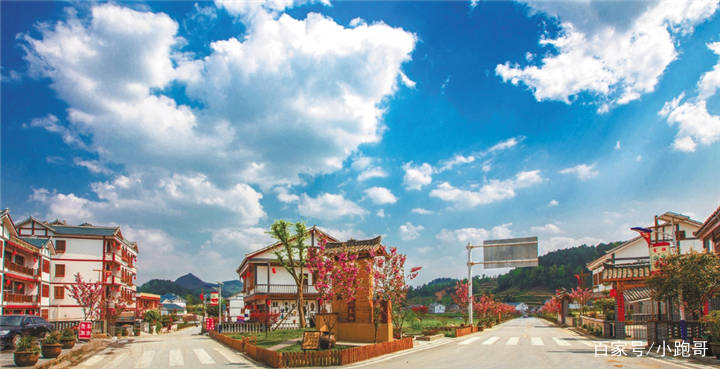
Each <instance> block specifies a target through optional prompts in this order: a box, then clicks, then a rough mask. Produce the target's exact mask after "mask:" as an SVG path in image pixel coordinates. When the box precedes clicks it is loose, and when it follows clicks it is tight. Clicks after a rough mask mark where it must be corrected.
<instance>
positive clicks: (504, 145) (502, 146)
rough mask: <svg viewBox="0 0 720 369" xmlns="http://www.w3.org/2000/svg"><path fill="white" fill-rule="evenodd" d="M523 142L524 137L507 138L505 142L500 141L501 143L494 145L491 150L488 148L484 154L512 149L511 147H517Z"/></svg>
mask: <svg viewBox="0 0 720 369" xmlns="http://www.w3.org/2000/svg"><path fill="white" fill-rule="evenodd" d="M524 140H525V137H524V136H518V137H511V138H508V139H507V140H505V141H501V142H498V143H496V144H495V145H493V146H492V147H491V148H489V149H488V150H487V152H486V153H487V154H489V153H493V152H497V151H502V150H507V149H510V148H513V147H515V146H517V145H518V144H519V143H520V142H523V141H524Z"/></svg>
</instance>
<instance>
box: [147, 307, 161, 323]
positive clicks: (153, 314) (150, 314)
mask: <svg viewBox="0 0 720 369" xmlns="http://www.w3.org/2000/svg"><path fill="white" fill-rule="evenodd" d="M143 320H144V321H146V322H149V323H152V322H157V321H158V320H160V311H159V310H148V311H146V312H145V315H143Z"/></svg>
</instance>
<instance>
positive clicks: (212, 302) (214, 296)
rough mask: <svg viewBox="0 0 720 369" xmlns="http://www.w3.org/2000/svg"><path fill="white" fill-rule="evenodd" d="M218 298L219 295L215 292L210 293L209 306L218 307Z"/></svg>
mask: <svg viewBox="0 0 720 369" xmlns="http://www.w3.org/2000/svg"><path fill="white" fill-rule="evenodd" d="M218 296H219V295H218V293H217V292H212V293H210V306H217V305H218V300H219V298H218Z"/></svg>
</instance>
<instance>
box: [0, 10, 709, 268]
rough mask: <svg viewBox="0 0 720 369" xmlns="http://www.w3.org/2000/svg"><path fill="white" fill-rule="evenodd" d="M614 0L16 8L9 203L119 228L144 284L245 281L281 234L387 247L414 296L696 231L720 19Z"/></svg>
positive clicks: (10, 53) (19, 210)
mask: <svg viewBox="0 0 720 369" xmlns="http://www.w3.org/2000/svg"><path fill="white" fill-rule="evenodd" d="M609 4H612V3H608V2H593V1H590V2H542V1H541V2H529V3H514V2H476V3H469V2H442V3H441V2H437V3H436V2H367V3H366V2H332V3H330V2H312V1H310V2H308V1H303V0H294V1H281V0H277V1H269V2H261V1H257V2H225V1H216V2H214V3H213V2H200V3H193V2H131V3H115V2H111V3H84V2H79V3H60V2H27V3H25V2H3V3H2V4H1V5H0V6H2V9H1V10H2V12H1V14H2V188H1V199H0V200H1V202H2V206H3V207H7V208H10V209H11V212H12V215H13V217H14V219H15V220H16V221H19V220H21V219H23V218H25V217H26V216H28V215H34V216H36V217H38V218H41V219H55V218H59V219H65V220H67V221H68V222H69V223H76V224H79V223H82V222H86V221H87V222H90V223H93V224H102V225H107V224H115V225H119V226H121V227H123V232H124V234H125V235H126V237H127V238H130V239H132V240H136V241H137V242H138V243H139V246H140V250H141V255H142V256H141V257H140V258H139V263H138V264H139V269H140V270H139V280H140V281H141V282H143V281H146V280H148V279H151V278H158V277H160V278H176V277H177V276H179V275H181V274H184V273H186V272H193V273H195V274H197V275H198V276H200V277H201V278H204V279H206V280H214V279H231V278H235V277H236V276H235V275H234V270H235V268H236V267H237V265H238V264H239V263H240V261H241V260H242V257H243V255H244V254H245V253H246V252H248V251H251V250H254V249H256V248H259V247H261V246H263V245H265V244H267V243H268V242H269V238H268V236H267V235H266V234H265V231H266V230H267V229H268V228H269V225H270V224H271V223H272V221H273V220H274V219H287V220H293V221H294V220H304V221H305V222H306V223H307V224H308V225H313V224H316V225H318V226H320V227H322V228H324V229H326V230H328V231H329V232H330V233H331V234H333V235H336V236H337V237H338V238H342V239H346V238H349V237H354V238H362V237H371V236H375V235H378V234H381V235H383V236H384V239H385V241H386V243H387V244H390V245H394V246H398V247H399V248H400V249H401V250H402V251H403V252H406V253H407V254H408V256H409V262H410V263H412V264H413V265H420V266H423V267H424V270H423V272H422V273H421V277H420V278H419V279H418V282H426V281H429V280H431V279H433V278H435V277H439V276H451V277H460V276H462V275H463V274H464V266H463V265H464V252H465V250H464V245H465V244H466V243H468V242H473V243H479V242H482V240H484V239H492V238H505V237H516V236H518V237H519V236H529V235H537V236H538V237H539V238H540V252H541V253H546V252H548V251H550V250H554V249H560V248H566V247H571V246H576V245H579V244H583V243H588V244H594V243H597V242H601V241H615V240H624V239H627V238H629V237H631V236H632V234H631V233H630V232H629V230H628V228H629V227H631V226H636V225H647V224H648V223H649V222H650V221H651V220H652V216H653V215H655V214H660V213H662V212H665V211H669V210H671V211H676V212H681V213H685V214H688V215H690V216H692V217H694V218H696V219H698V220H701V221H702V220H704V219H705V217H707V215H709V214H710V212H711V211H712V210H713V209H714V208H716V207H717V205H718V204H719V203H720V186H718V183H719V182H720V170H718V168H720V143H719V142H718V141H720V98H718V94H717V93H716V92H717V88H718V87H719V86H720V63H719V62H718V60H719V59H718V58H719V55H720V34H719V31H720V19H718V15H717V13H718V12H717V8H718V2H717V1H712V2H690V3H682V2H676V1H661V2H637V3H627V4H625V5H626V6H623V7H615V6H609ZM499 271H502V270H493V271H482V270H478V273H479V274H482V273H484V272H485V273H488V274H491V272H492V273H497V272H499Z"/></svg>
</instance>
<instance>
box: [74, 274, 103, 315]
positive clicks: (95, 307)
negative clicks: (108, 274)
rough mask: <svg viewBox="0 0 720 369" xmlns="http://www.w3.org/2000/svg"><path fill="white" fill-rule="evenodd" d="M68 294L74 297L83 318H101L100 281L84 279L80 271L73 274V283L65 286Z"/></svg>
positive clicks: (101, 288) (101, 286)
mask: <svg viewBox="0 0 720 369" xmlns="http://www.w3.org/2000/svg"><path fill="white" fill-rule="evenodd" d="M65 289H66V290H67V291H68V295H69V296H70V297H72V298H74V299H75V300H76V301H77V302H78V304H79V305H80V307H81V308H82V312H83V320H97V319H100V318H101V316H100V315H101V311H102V308H103V302H104V299H105V298H104V293H103V284H102V282H100V281H98V282H89V281H84V280H83V279H82V276H81V275H80V273H77V274H75V284H71V285H67V286H65Z"/></svg>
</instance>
